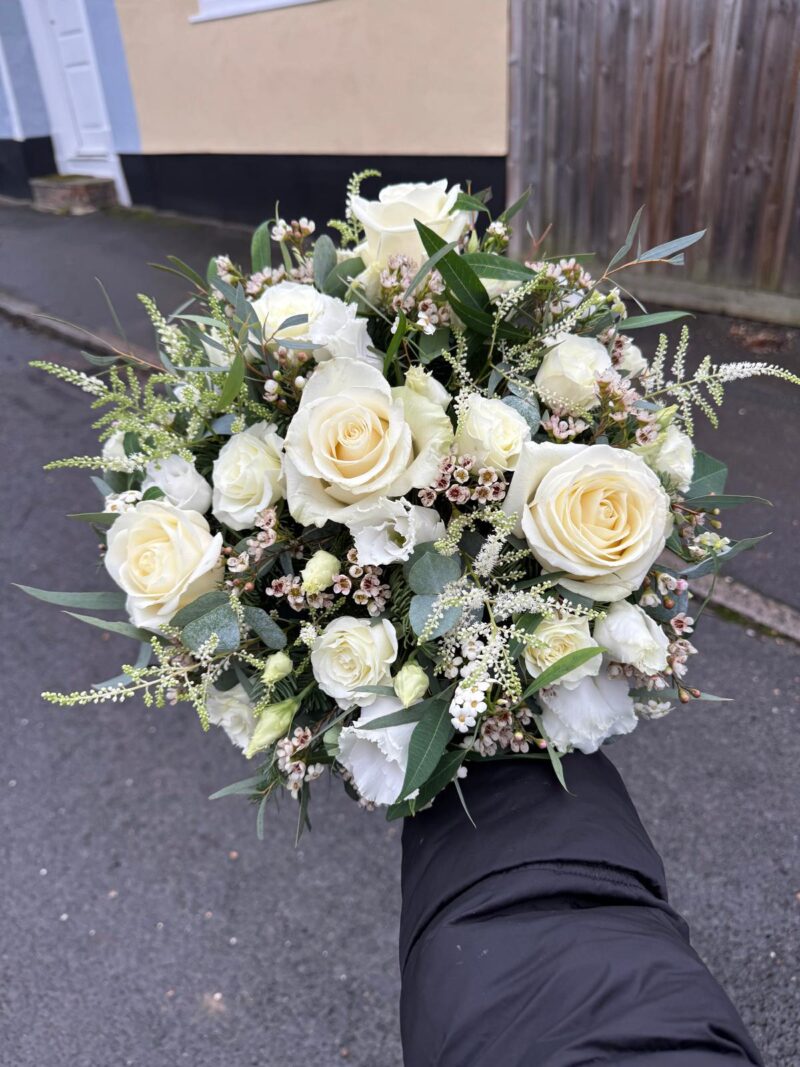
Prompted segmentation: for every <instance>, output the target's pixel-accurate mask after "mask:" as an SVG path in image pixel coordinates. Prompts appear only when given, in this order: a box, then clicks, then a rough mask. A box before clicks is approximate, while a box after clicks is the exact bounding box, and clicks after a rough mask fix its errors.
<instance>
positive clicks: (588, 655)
mask: <svg viewBox="0 0 800 1067" xmlns="http://www.w3.org/2000/svg"><path fill="white" fill-rule="evenodd" d="M604 651H605V649H603V648H599V647H597V648H578V649H576V650H575V651H574V652H568V653H567V654H566V656H562V657H561V659H558V660H556V662H555V663H551V664H550V666H549V667H546V668H545V669H544V670H543V671H542V673H541V674H540V675H539V676H538V677H537V678H534V680H533V681H532V682H531V684H530V685H529V686H528V688H527V689H526V690H525V692H524V693H523V694H522V698H521V699H522V700H527V699H528V697H531V696H533V694H534V693H538V691H539V690H540V689H546V688H547V687H548V686H549V685H553V683H554V682H557V681H558V679H559V678H562V677H563V676H564V675H565V674H569V672H570V671H574V670H575V668H576V667H581V666H582V665H583V664H584V663H586V662H587V660H590V659H593V658H594V657H595V656H599V655H601V654H602V653H603V652H604Z"/></svg>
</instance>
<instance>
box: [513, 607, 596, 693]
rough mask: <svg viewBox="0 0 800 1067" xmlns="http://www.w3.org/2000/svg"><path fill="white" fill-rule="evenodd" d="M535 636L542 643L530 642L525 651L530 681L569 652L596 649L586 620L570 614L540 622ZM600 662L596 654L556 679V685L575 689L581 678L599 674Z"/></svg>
mask: <svg viewBox="0 0 800 1067" xmlns="http://www.w3.org/2000/svg"><path fill="white" fill-rule="evenodd" d="M534 637H536V638H537V639H538V640H539V641H542V642H544V644H543V645H538V644H535V643H533V642H531V643H530V644H529V645H528V646H527V647H526V649H525V667H526V668H527V671H528V674H530V676H531V678H538V677H539V675H540V674H541V673H542V671H544V670H546V669H547V668H548V667H551V666H552V665H553V664H554V663H556V662H557V661H558V660H560V659H562V658H563V657H564V656H568V655H569V654H570V652H577V651H579V650H580V649H582V648H596V647H597V641H593V640H592V636H591V634H590V633H589V620H588V619H579V618H575V617H574V616H571V615H565V616H564V618H562V619H558V618H553V619H543V620H542V622H540V623H539V625H538V626H537V627H536V629H535V630H534ZM600 660H601V657H600V655H599V654H598V655H597V656H595V657H594V658H593V659H588V660H587V661H586V662H585V663H583V664H581V666H580V667H575V668H574V670H571V671H569V673H568V674H563V675H562V676H561V677H560V678H559V679H558V684H559V685H560V686H565V687H566V688H567V689H574V688H575V686H576V685H577V684H578V682H580V680H581V679H582V678H588V677H590V676H592V675H595V674H597V673H598V672H599V671H600Z"/></svg>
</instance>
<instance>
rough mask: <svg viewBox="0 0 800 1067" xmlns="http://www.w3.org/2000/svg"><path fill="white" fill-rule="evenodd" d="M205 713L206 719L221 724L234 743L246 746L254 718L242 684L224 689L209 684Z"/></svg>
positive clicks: (242, 747) (243, 747) (213, 723)
mask: <svg viewBox="0 0 800 1067" xmlns="http://www.w3.org/2000/svg"><path fill="white" fill-rule="evenodd" d="M206 714H207V715H208V721H209V722H210V723H211V724H212V725H214V726H221V727H222V729H223V730H224V731H225V733H226V734H227V735H228V737H229V738H230V740H231V741H232V742H233V743H234V745H237V746H238V747H239V748H241V749H245V748H247V745H248V744H249V742H250V737H251V735H252V733H253V727H254V726H255V719H254V718H253V704H252V702H251V700H250V698H249V697H248V695H247V693H246V692H245V689H244V686H242V685H239V684H237V685H235V686H233V688H232V689H226V690H224V691H223V690H221V689H215V688H214V686H211V687H210V688H209V689H208V691H207V693H206Z"/></svg>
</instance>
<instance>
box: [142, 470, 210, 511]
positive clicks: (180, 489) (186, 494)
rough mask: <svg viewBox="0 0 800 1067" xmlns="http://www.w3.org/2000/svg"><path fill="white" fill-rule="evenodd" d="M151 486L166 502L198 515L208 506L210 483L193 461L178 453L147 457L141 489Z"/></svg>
mask: <svg viewBox="0 0 800 1067" xmlns="http://www.w3.org/2000/svg"><path fill="white" fill-rule="evenodd" d="M153 486H155V487H156V488H157V489H160V490H161V492H162V493H163V494H164V496H165V497H166V499H167V500H168V501H169V502H170V504H174V505H175V507H176V508H184V509H185V510H186V511H199V512H200V513H201V514H202V513H203V512H205V511H208V509H209V507H210V506H211V486H210V485H209V484H208V482H207V481H206V480H205V478H204V477H203V476H202V475H201V474H198V473H197V468H196V467H195V465H194V463H189V461H188V460H185V459H184V458H183V457H182V456H167V458H166V459H154V460H151V461H150V462H149V463H148V464H147V467H146V474H145V477H144V481H143V482H142V492H143V493H146V492H147V490H148V489H150V488H152V487H153Z"/></svg>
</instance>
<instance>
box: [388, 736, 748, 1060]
mask: <svg viewBox="0 0 800 1067" xmlns="http://www.w3.org/2000/svg"><path fill="white" fill-rule="evenodd" d="M564 766H565V770H566V774H567V785H568V787H569V789H570V792H569V793H567V792H565V791H564V790H563V789H562V788H561V786H560V785H559V784H558V783H557V781H556V779H555V776H554V774H553V772H552V770H551V768H550V767H549V765H548V763H547V762H546V761H538V760H530V761H522V760H520V761H498V762H495V763H485V764H480V763H476V764H472V765H470V769H469V774H468V776H467V778H466V779H465V780H464V781H463V782H462V783H461V785H462V790H463V794H464V798H465V800H466V804H467V806H468V808H469V811H470V814H471V816H472V818H473V819H474V821H475V823H476V827H477V828H473V826H472V825H471V824H470V822H469V821H468V819H467V817H466V815H465V814H464V810H463V808H462V806H461V803H460V801H459V799H458V796H457V794H456V790H455V789H454V788H453V787H450V788H448V789H447V790H446V792H445V793H444V794H442V796H440V797H439V798H438V799H437V801H436V803H435V804H434V805H433V807H432V808H430V809H429V810H427V811H424V812H422V813H421V814H419V815H417V816H416V817H415V818H410V819H406V821H405V826H404V828H403V909H402V919H401V932H400V963H401V969H402V995H401V1027H402V1037H403V1051H404V1059H405V1065H406V1067H588V1065H591V1064H619V1065H620V1067H738V1065H745V1064H761V1063H762V1061H761V1059H760V1057H759V1054H758V1052H757V1051H756V1049H755V1047H754V1046H753V1043H752V1041H751V1039H750V1037H749V1035H748V1034H747V1031H746V1030H745V1028H744V1025H743V1023H742V1022H741V1020H740V1018H739V1016H738V1015H737V1013H736V1010H735V1009H734V1007H733V1005H732V1004H731V1003H730V1001H729V1000H728V998H727V996H726V995H725V993H724V992H723V990H722V988H721V987H720V986H719V985H718V983H717V982H716V981H715V980H714V978H712V976H711V975H710V973H709V972H708V971H707V970H706V968H705V966H704V965H703V963H702V962H701V960H700V959H699V957H698V956H697V955H696V954H695V952H694V950H693V949H692V948H691V946H690V944H689V937H688V930H687V927H686V924H685V923H684V921H683V920H682V919H681V918H680V916H678V915H677V914H676V913H675V912H674V911H673V910H672V908H670V906H669V904H668V903H667V892H666V886H665V879H664V870H663V867H662V864H661V860H660V858H659V856H658V854H657V852H656V851H655V849H654V847H653V845H652V843H651V841H650V839H649V838H648V836H647V834H646V832H645V830H644V828H643V826H642V824H641V822H640V820H639V817H638V815H637V813H636V809H635V808H634V806H633V803H632V801H631V799H630V797H629V796H628V793H627V790H626V789H625V786H624V785H623V783H622V780H621V779H620V777H619V775H618V773H617V771H616V770H615V768H614V767H613V765H612V764H611V763H610V761H609V760H608V759H607V758H606V756H604V755H602V754H600V753H598V754H597V755H594V756H582V755H579V754H576V755H571V756H569V757H567V758H566V759H565V761H564Z"/></svg>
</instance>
